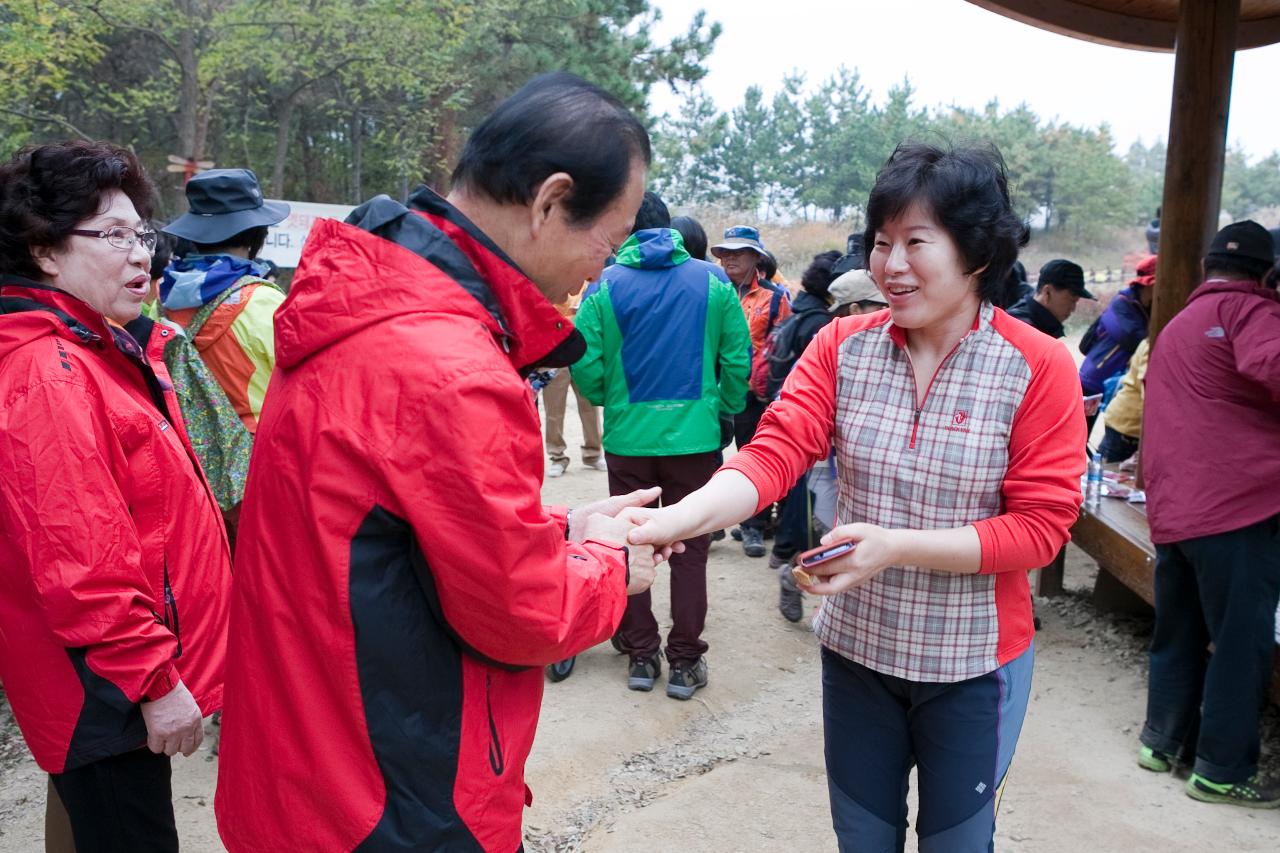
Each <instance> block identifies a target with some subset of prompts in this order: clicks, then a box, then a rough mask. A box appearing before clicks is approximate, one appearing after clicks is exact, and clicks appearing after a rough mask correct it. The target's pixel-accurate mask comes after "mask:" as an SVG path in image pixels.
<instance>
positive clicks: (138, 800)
mask: <svg viewBox="0 0 1280 853" xmlns="http://www.w3.org/2000/svg"><path fill="white" fill-rule="evenodd" d="M152 194H153V190H152V187H151V184H150V182H149V181H148V180H147V178H146V176H145V174H144V173H143V170H142V167H141V166H140V165H139V163H138V161H137V159H136V158H135V157H134V156H133V155H132V154H130V153H129V152H128V151H126V150H124V149H121V148H117V147H115V146H111V145H106V144H98V143H86V142H69V143H60V144H51V145H42V146H36V147H32V148H27V149H24V150H23V151H21V152H19V153H18V154H17V155H16V156H15V157H14V158H13V159H12V160H11V161H10V162H9V163H7V164H5V165H3V166H0V273H2V274H3V277H0V471H3V472H4V473H3V475H0V625H3V626H4V630H3V631H0V680H2V681H3V683H4V689H5V692H6V694H7V696H8V699H9V702H10V704H11V705H12V707H13V712H14V716H15V718H16V719H17V722H18V725H19V727H20V728H21V729H22V733H23V736H24V737H25V738H26V741H27V745H28V746H29V747H30V749H31V751H32V753H33V755H34V756H35V759H36V761H37V763H38V764H39V765H40V766H41V767H42V768H43V769H45V770H47V771H48V772H49V773H50V774H51V781H52V783H53V787H54V788H55V789H56V791H57V793H58V795H59V797H60V798H61V800H62V802H63V804H64V805H65V807H66V810H67V813H68V815H69V816H70V822H71V827H72V832H73V834H74V836H75V844H76V849H77V850H78V851H79V853H87V851H133V853H136V851H169V850H177V849H178V839H177V831H176V829H175V826H174V816H173V805H172V802H171V799H172V794H171V789H170V764H169V761H170V757H171V756H173V755H174V754H176V753H178V752H181V753H182V754H183V755H191V754H192V753H193V752H195V750H196V749H197V748H198V747H199V746H200V742H201V740H202V737H203V728H202V721H201V718H202V716H204V715H207V714H210V713H212V712H213V711H215V710H217V709H218V708H219V707H220V706H221V702H222V668H223V661H224V657H225V649H226V625H227V596H228V593H229V588H230V580H231V575H230V555H229V553H228V549H227V544H226V537H225V535H224V533H223V529H222V524H221V521H220V519H219V515H218V507H217V504H216V503H215V501H214V498H213V495H212V494H211V493H210V491H209V487H208V485H207V484H206V482H205V479H204V476H203V474H202V472H201V469H200V465H199V463H198V461H197V460H196V457H195V455H194V454H193V453H192V450H191V446H190V444H189V442H188V440H187V436H186V433H185V431H184V429H183V426H182V420H181V417H180V416H179V414H178V412H177V411H175V408H174V403H173V396H172V394H170V393H167V392H168V390H169V384H168V382H167V379H166V377H165V376H164V374H163V368H162V367H161V368H160V370H161V374H160V375H157V373H156V371H155V369H154V368H153V367H152V365H151V364H149V363H148V361H147V360H146V358H145V357H144V356H143V353H142V350H141V348H140V347H139V346H138V344H137V342H136V341H135V340H134V339H133V338H131V337H130V336H129V335H128V333H126V332H125V331H124V330H123V329H122V328H121V326H122V325H123V324H125V323H126V322H128V321H130V320H132V319H134V318H136V317H137V316H138V313H139V311H140V310H141V306H142V302H143V300H144V299H145V298H146V297H147V295H148V292H149V288H150V283H151V276H150V270H149V266H150V261H151V255H150V251H151V249H152V248H153V247H154V246H155V242H156V234H155V232H154V231H152V230H151V229H150V228H148V227H147V226H146V224H145V223H146V217H147V216H148V215H149V213H150V206H151V198H152Z"/></svg>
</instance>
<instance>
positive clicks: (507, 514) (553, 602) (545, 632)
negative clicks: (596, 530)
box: [393, 369, 626, 666]
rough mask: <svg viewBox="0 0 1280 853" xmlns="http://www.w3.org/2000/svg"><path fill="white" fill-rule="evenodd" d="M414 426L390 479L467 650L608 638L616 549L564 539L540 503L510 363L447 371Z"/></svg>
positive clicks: (513, 653)
mask: <svg viewBox="0 0 1280 853" xmlns="http://www.w3.org/2000/svg"><path fill="white" fill-rule="evenodd" d="M431 410H432V411H434V412H440V413H445V414H442V416H441V417H439V418H433V419H431V423H430V424H428V425H425V426H424V429H423V431H422V432H421V433H419V434H415V435H410V436H405V437H404V438H402V439H401V442H400V446H399V448H398V451H397V457H398V459H397V468H398V470H399V471H401V472H402V473H401V474H398V475H397V477H396V482H395V483H394V484H393V488H394V491H395V493H396V496H397V499H398V502H399V503H400V505H401V507H402V510H403V513H404V517H405V518H407V519H408V520H409V523H410V524H411V525H412V526H413V528H414V529H415V531H416V533H417V537H418V541H419V542H420V543H421V544H422V548H423V552H424V554H425V556H426V560H427V564H428V568H429V571H430V573H431V576H432V580H433V582H434V584H435V586H436V592H437V594H438V596H439V599H440V604H441V608H442V609H443V611H444V617H445V620H446V621H447V622H448V623H449V626H450V627H451V628H452V629H453V631H454V632H455V633H456V634H457V635H458V637H459V638H460V639H461V640H462V641H463V642H464V643H465V644H466V645H467V646H469V647H470V648H471V649H472V650H473V651H475V652H477V653H479V654H480V655H481V656H483V657H486V658H489V659H491V660H494V661H497V662H498V663H501V664H507V665H513V666H542V665H545V664H549V663H554V662H556V661H559V660H563V659H565V658H568V657H571V656H573V655H575V654H577V653H579V652H581V651H583V650H585V649H588V648H590V647H591V646H594V645H596V644H597V643H600V642H603V641H604V640H607V639H608V638H609V637H610V636H611V635H612V634H613V632H614V630H615V629H616V628H617V626H618V623H619V622H620V621H621V619H622V613H623V610H624V609H625V608H626V555H625V553H624V552H623V551H622V549H621V548H613V547H609V546H607V545H602V544H597V543H592V542H588V543H570V542H566V541H565V515H564V510H563V509H550V510H549V509H548V508H546V507H544V506H543V505H542V498H541V488H542V443H541V441H540V440H539V436H540V426H539V423H538V414H537V411H536V410H535V408H534V405H533V401H532V399H531V398H530V396H529V390H528V386H527V384H526V383H524V382H522V381H521V380H520V379H519V377H517V376H516V375H514V374H513V373H511V372H510V371H509V370H498V369H492V370H490V369H485V370H479V371H476V372H474V373H470V374H467V375H464V376H461V377H459V378H456V379H454V380H453V381H452V382H450V383H449V384H448V385H447V386H445V387H444V388H443V389H442V390H440V391H439V392H438V393H437V394H436V395H435V396H434V397H433V399H432V405H431Z"/></svg>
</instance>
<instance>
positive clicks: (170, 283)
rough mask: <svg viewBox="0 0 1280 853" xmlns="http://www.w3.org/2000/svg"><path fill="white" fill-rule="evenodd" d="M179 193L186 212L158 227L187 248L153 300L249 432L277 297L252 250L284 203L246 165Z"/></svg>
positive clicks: (217, 172) (283, 212)
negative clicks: (266, 193)
mask: <svg viewBox="0 0 1280 853" xmlns="http://www.w3.org/2000/svg"><path fill="white" fill-rule="evenodd" d="M186 194H187V205H188V207H189V210H188V211H187V212H186V213H184V214H183V215H182V216H179V217H178V218H177V219H175V220H174V221H173V222H170V223H169V224H168V225H166V226H165V227H164V229H163V230H164V231H165V233H167V234H172V235H174V236H175V237H181V238H183V239H185V240H189V241H190V242H191V243H193V244H194V246H193V249H192V250H191V251H189V252H187V253H185V254H184V255H182V257H179V258H175V259H174V260H173V261H172V262H171V263H170V264H169V266H168V267H166V268H165V270H164V274H163V276H162V277H161V281H160V304H161V307H162V310H163V313H164V316H165V317H166V318H168V319H170V320H172V321H174V322H176V323H177V324H179V325H180V326H182V327H183V328H184V329H185V330H186V331H187V336H188V337H189V338H190V339H191V341H192V343H193V344H194V345H195V347H196V349H197V350H198V351H199V353H200V357H201V358H202V359H203V360H204V363H205V364H206V365H207V366H208V368H209V371H210V372H211V373H212V374H213V376H214V378H215V379H217V380H218V384H219V385H220V386H222V390H223V391H225V392H226V395H227V399H228V400H229V401H230V403H231V405H232V407H234V408H235V411H236V414H237V415H239V416H240V420H241V421H242V422H243V424H244V427H245V429H247V430H248V431H249V432H250V433H254V432H256V431H257V428H258V416H259V415H260V414H261V412H262V404H263V400H264V399H265V397H266V392H267V384H268V381H269V379H270V376H271V371H272V370H273V369H274V368H275V343H274V333H273V317H274V315H275V310H276V309H277V308H278V307H280V305H281V304H283V303H284V292H283V291H281V290H280V289H279V288H277V287H276V286H275V285H274V284H272V283H271V282H269V281H267V280H266V279H265V278H264V277H263V276H265V275H266V274H267V273H268V267H267V263H266V260H265V259H261V258H259V257H258V254H259V252H261V251H262V248H263V246H264V244H265V241H266V239H267V236H268V235H267V229H268V228H270V226H272V225H275V224H276V223H278V222H280V221H281V220H283V219H284V218H285V217H287V216H288V215H289V205H288V204H286V203H284V202H278V201H267V200H266V199H264V198H263V197H262V188H261V187H260V186H259V185H258V176H257V175H255V174H254V173H253V172H252V171H251V170H249V169H211V170H209V171H208V172H203V173H201V174H199V175H196V176H195V177H194V178H192V179H191V180H190V181H187V187H186ZM228 331H229V332H230V334H226V332H228Z"/></svg>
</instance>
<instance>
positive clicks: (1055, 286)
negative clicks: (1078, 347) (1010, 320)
mask: <svg viewBox="0 0 1280 853" xmlns="http://www.w3.org/2000/svg"><path fill="white" fill-rule="evenodd" d="M1095 298H1097V297H1095V296H1094V295H1093V294H1092V293H1090V292H1089V291H1088V289H1086V288H1085V286H1084V270H1083V269H1081V268H1080V265H1079V264H1077V263H1072V262H1071V261H1068V260H1064V259H1062V258H1056V259H1054V260H1052V261H1049V262H1048V263H1047V264H1045V265H1044V266H1042V267H1041V268H1040V278H1039V280H1038V281H1037V282H1036V290H1035V293H1031V294H1027V295H1025V296H1023V297H1022V299H1021V300H1019V301H1018V302H1017V303H1016V304H1015V305H1013V307H1011V308H1010V309H1009V316H1011V317H1017V318H1018V319H1019V320H1021V321H1022V322H1024V323H1028V324H1030V325H1032V326H1034V327H1036V328H1037V329H1039V330H1040V331H1042V332H1044V333H1045V334H1046V335H1048V336H1049V337H1051V338H1061V337H1063V336H1064V335H1065V334H1066V331H1065V330H1064V329H1063V327H1062V324H1063V323H1065V322H1066V320H1067V318H1068V317H1070V316H1071V313H1072V312H1073V311H1075V310H1076V304H1077V303H1078V302H1079V301H1080V300H1081V299H1095Z"/></svg>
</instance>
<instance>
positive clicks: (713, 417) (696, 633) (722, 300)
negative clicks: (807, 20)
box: [572, 193, 751, 699]
mask: <svg viewBox="0 0 1280 853" xmlns="http://www.w3.org/2000/svg"><path fill="white" fill-rule="evenodd" d="M670 224H671V217H670V215H669V214H668V212H667V208H666V205H665V204H663V203H662V200H661V199H660V198H658V197H657V196H656V195H655V194H653V193H646V194H645V200H644V203H643V204H642V205H641V207H640V211H639V213H638V214H637V216H636V224H635V230H634V232H633V233H632V234H631V236H630V237H628V238H627V240H626V242H624V243H623V244H622V246H621V247H620V248H619V250H618V256H617V262H616V263H615V264H614V265H612V266H610V267H608V268H606V269H605V271H604V273H603V274H602V275H601V277H600V281H599V282H597V283H595V284H593V285H591V287H589V288H588V290H587V292H586V294H585V296H584V297H583V300H582V305H581V307H580V308H579V309H578V316H577V318H576V323H577V327H578V330H579V331H580V332H581V333H582V335H583V337H584V338H585V339H586V341H587V351H586V354H585V355H584V356H583V357H582V358H581V359H580V360H579V361H578V362H577V363H575V364H574V365H573V368H572V369H573V380H574V382H575V384H576V385H577V387H578V389H579V390H580V391H581V392H582V394H583V395H584V396H585V397H586V398H587V399H588V400H590V401H591V402H592V403H593V404H595V405H597V406H603V407H604V438H603V445H604V452H605V461H606V462H607V463H608V468H609V492H610V494H622V493H625V492H629V491H631V490H632V489H636V488H642V487H643V488H647V487H651V486H661V487H662V498H661V501H662V503H663V504H668V503H674V502H676V501H678V500H680V499H681V498H683V497H684V496H685V495H687V494H689V493H690V492H692V491H694V490H695V489H698V488H700V487H701V486H702V485H703V484H705V483H706V482H707V480H709V479H710V478H711V475H712V474H714V473H715V471H716V469H717V468H718V467H719V465H720V449H721V448H722V447H724V445H725V444H726V443H727V442H726V441H725V437H727V438H729V439H732V433H733V431H732V416H733V414H735V413H736V412H738V411H740V410H741V409H742V406H743V401H744V400H745V399H746V394H747V377H748V373H749V371H750V366H751V360H750V346H751V342H750V335H749V333H748V331H747V324H746V320H745V318H744V317H743V314H742V309H741V308H740V307H739V305H738V297H737V294H736V293H735V291H734V288H733V285H732V284H730V283H729V281H728V280H727V279H726V278H725V277H724V272H723V270H721V269H720V268H719V267H718V266H716V265H714V264H710V263H707V262H705V261H699V260H694V259H693V258H691V257H690V256H689V253H688V252H687V251H685V248H684V241H683V238H682V237H681V236H680V232H679V231H676V230H675V229H673V228H671V227H670ZM722 423H724V424H728V429H727V430H725V429H722ZM638 484H643V486H641V485H638ZM709 545H710V536H708V535H702V536H698V537H695V538H693V539H690V540H688V541H687V542H685V551H684V553H683V554H673V555H672V557H671V617H672V623H673V624H672V627H671V632H670V633H669V634H668V635H667V648H666V657H667V661H668V663H669V665H670V668H671V672H670V674H669V676H668V679H667V695H668V696H671V697H672V698H676V699H688V698H690V697H691V696H693V694H694V692H695V691H697V690H698V689H699V688H701V687H704V686H705V685H706V683H707V663H706V659H705V657H704V655H705V654H706V651H707V644H706V642H704V641H703V640H702V630H703V627H704V625H705V622H706V615H707V549H708V547H709ZM617 639H618V641H619V643H620V645H621V647H622V649H623V650H624V651H625V652H626V653H627V654H628V655H629V656H630V667H629V671H628V681H627V684H628V686H629V687H630V688H631V689H632V690H645V691H648V690H652V689H653V685H654V682H655V681H656V680H657V678H658V676H659V674H660V673H661V669H662V667H661V662H660V660H661V659H660V657H659V651H660V648H661V637H660V636H659V634H658V623H657V621H656V620H655V619H654V616H653V611H652V607H651V603H650V598H649V594H648V593H647V592H646V593H643V594H641V595H634V596H631V597H630V598H629V599H627V610H626V614H625V615H624V616H623V617H622V624H621V625H620V626H619V628H618V635H617Z"/></svg>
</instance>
